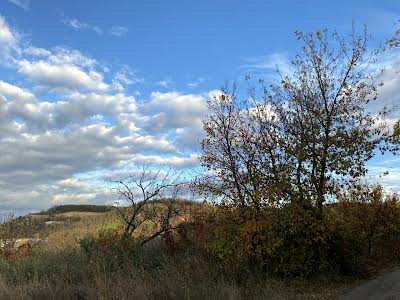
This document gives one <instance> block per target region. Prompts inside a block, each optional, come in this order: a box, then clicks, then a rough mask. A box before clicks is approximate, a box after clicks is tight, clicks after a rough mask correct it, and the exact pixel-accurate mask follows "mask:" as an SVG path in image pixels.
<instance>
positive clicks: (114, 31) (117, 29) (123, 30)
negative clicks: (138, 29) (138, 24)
mask: <svg viewBox="0 0 400 300" xmlns="http://www.w3.org/2000/svg"><path fill="white" fill-rule="evenodd" d="M127 33H128V28H127V27H124V26H118V25H115V26H112V27H111V29H110V34H111V35H114V36H118V37H121V36H124V35H125V34H127Z"/></svg>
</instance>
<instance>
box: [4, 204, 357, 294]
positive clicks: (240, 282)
mask: <svg viewBox="0 0 400 300" xmlns="http://www.w3.org/2000/svg"><path fill="white" fill-rule="evenodd" d="M33 218H36V219H37V220H40V221H42V222H45V221H49V220H53V221H56V222H63V223H58V224H57V223H56V224H54V225H48V226H46V227H45V228H46V231H43V232H38V233H37V234H38V235H40V236H41V235H44V234H45V235H46V236H47V237H48V240H49V242H48V244H47V245H45V246H44V247H43V248H41V249H35V250H36V251H35V252H34V255H33V256H31V257H25V258H21V259H19V260H17V261H15V262H9V261H6V260H4V259H1V258H0V299H293V300H295V299H299V300H300V299H302V300H303V299H304V300H305V299H335V298H336V297H337V296H338V295H339V294H340V293H342V292H343V291H344V290H345V289H346V288H348V287H349V286H350V285H351V283H349V282H343V281H338V280H332V278H320V279H317V280H313V281H301V280H297V281H293V280H291V281H284V280H277V279H272V278H264V279H261V278H253V277H252V276H251V275H243V276H242V278H239V279H238V278H232V277H230V276H227V275H225V274H224V273H223V272H222V271H221V269H220V267H219V266H218V264H216V263H215V262H214V261H212V260H210V259H209V258H207V257H204V256H202V255H200V254H199V253H195V252H190V251H189V252H187V253H183V254H179V255H177V256H174V257H171V256H168V255H166V254H165V252H164V251H163V249H162V247H161V245H160V243H155V244H154V245H152V246H151V247H146V248H145V249H143V250H141V251H138V252H136V254H134V255H132V256H130V257H128V258H124V259H123V260H122V264H121V261H120V260H118V259H119V258H118V257H117V255H115V257H114V255H108V256H104V257H100V258H97V259H93V258H91V257H87V256H86V255H85V253H84V252H83V251H82V250H81V249H80V247H79V243H78V241H79V240H80V239H81V238H83V237H85V236H88V235H96V234H97V233H98V232H99V230H109V229H112V230H120V229H122V225H123V224H121V222H120V220H119V218H118V215H117V213H116V212H115V211H110V212H104V213H85V212H83V213H82V212H76V213H75V212H68V213H61V214H54V215H51V216H43V215H41V216H33ZM180 221H183V220H180Z"/></svg>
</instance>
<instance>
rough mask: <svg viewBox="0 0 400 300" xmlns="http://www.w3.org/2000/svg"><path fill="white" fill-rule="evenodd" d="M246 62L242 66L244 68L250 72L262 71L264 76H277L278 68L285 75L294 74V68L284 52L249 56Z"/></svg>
mask: <svg viewBox="0 0 400 300" xmlns="http://www.w3.org/2000/svg"><path fill="white" fill-rule="evenodd" d="M245 62H246V63H245V64H243V65H242V66H241V68H242V69H244V70H246V71H249V72H250V73H254V72H262V73H264V74H263V75H264V76H266V77H269V78H275V77H276V75H277V74H276V72H277V71H278V70H279V72H280V73H281V74H282V75H283V76H286V75H290V74H292V73H293V70H294V68H293V66H292V64H291V62H290V60H289V58H288V56H287V55H286V54H284V53H273V54H268V55H263V56H257V57H248V58H246V59H245Z"/></svg>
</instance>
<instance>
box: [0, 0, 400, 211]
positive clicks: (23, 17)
mask: <svg viewBox="0 0 400 300" xmlns="http://www.w3.org/2000/svg"><path fill="white" fill-rule="evenodd" d="M215 2H216V1H201V2H197V3H192V2H191V3H188V2H185V1H168V2H166V1H165V2H161V1H146V2H145V3H144V2H138V1H134V2H133V1H128V0H126V1H114V2H113V3H112V4H111V3H110V2H106V1H101V3H100V4H99V2H98V1H85V2H83V3H82V1H81V2H79V1H63V2H61V1H60V2H57V3H55V2H53V1H40V2H39V1H37V0H3V1H2V2H1V3H0V55H1V58H0V74H1V79H0V118H1V119H0V130H1V131H0V139H1V146H0V155H1V156H0V157H1V158H0V189H1V191H2V194H3V195H2V200H1V202H0V214H4V213H15V214H17V215H22V214H26V213H30V212H36V211H41V210H43V209H47V208H49V207H52V206H56V205H64V204H111V203H112V202H113V201H114V199H115V198H116V197H115V195H114V194H113V192H111V191H110V190H109V189H108V187H107V186H106V185H105V181H106V180H107V179H110V178H118V176H125V174H126V172H127V171H128V170H129V168H130V167H131V166H132V164H133V163H138V164H140V163H150V164H152V165H153V166H154V167H157V166H160V165H164V164H166V163H169V164H171V165H172V166H174V167H176V168H178V169H180V170H183V171H185V170H190V169H191V168H194V167H197V166H198V165H199V162H198V159H197V158H198V155H199V141H200V140H201V138H202V136H203V133H202V119H203V117H204V116H205V114H206V113H207V108H206V103H205V101H206V100H207V98H208V97H210V96H211V95H212V94H213V93H215V92H216V91H218V89H219V88H220V87H221V86H223V84H224V83H225V82H237V83H238V85H243V86H244V85H245V80H244V79H245V76H246V75H248V74H251V75H252V76H253V77H254V78H262V79H265V80H266V81H267V82H273V81H274V80H275V79H276V67H278V68H279V69H280V70H281V71H282V72H283V73H289V72H290V70H291V66H290V60H291V59H292V58H293V57H294V55H295V54H296V53H297V52H298V50H299V48H298V47H299V44H298V42H297V40H296V38H295V35H294V32H295V31H296V30H300V31H304V32H308V31H312V32H316V31H318V30H321V29H324V28H327V29H329V30H337V31H338V32H339V33H341V34H344V35H346V34H349V33H350V32H351V30H352V25H353V24H355V26H356V28H362V26H363V25H364V24H365V25H367V27H368V32H369V34H370V35H371V39H370V42H371V44H370V46H371V47H377V46H379V45H380V44H382V43H384V42H385V41H386V40H387V39H388V38H390V36H391V35H392V34H393V33H394V31H395V28H396V27H395V23H396V22H397V21H398V20H400V4H396V3H394V1H380V3H376V2H375V1H352V2H351V3H348V2H345V1H337V2H335V3H332V2H329V1H325V2H324V4H323V5H322V4H321V1H308V2H307V3H305V2H302V3H300V2H294V1H288V0H286V1H274V3H266V2H264V1H252V2H251V3H244V2H240V1H218V2H217V3H215ZM288 6H291V9H285V8H287V7H288ZM344 8H345V9H344ZM382 63H383V65H384V66H385V67H386V68H387V71H386V72H385V73H384V76H383V77H382V80H383V81H384V83H385V85H384V86H383V87H382V88H381V89H380V102H381V103H382V104H388V105H393V104H397V105H398V104H400V96H399V93H398V91H399V89H398V86H400V85H399V84H400V76H398V72H400V58H399V57H398V55H396V54H393V53H389V54H386V55H385V56H384V59H383V62H382ZM395 75H397V76H395ZM395 113H398V110H397V111H396V112H395ZM368 167H369V170H370V173H369V175H368V178H369V179H371V180H373V181H377V182H379V183H381V184H382V185H383V186H384V187H385V188H386V189H387V190H388V191H392V192H399V191H400V180H399V179H400V159H399V158H398V157H397V158H395V157H393V156H391V155H385V156H382V157H380V156H377V157H375V158H374V159H373V160H371V161H370V162H369V163H368ZM386 171H389V174H388V175H385V176H384V173H385V172H386Z"/></svg>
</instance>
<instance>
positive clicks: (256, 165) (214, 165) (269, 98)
mask: <svg viewBox="0 0 400 300" xmlns="http://www.w3.org/2000/svg"><path fill="white" fill-rule="evenodd" d="M296 37H297V39H298V40H299V41H300V42H301V44H302V48H301V52H300V53H299V54H298V55H297V56H296V57H295V58H294V60H293V61H292V69H293V72H292V73H291V74H286V75H284V76H283V75H281V77H280V80H279V82H277V83H274V84H271V85H269V86H267V85H265V83H264V82H263V81H260V89H258V88H252V89H250V97H239V95H238V93H237V92H236V90H235V89H233V90H228V89H223V90H222V92H221V94H220V95H218V96H215V97H214V98H212V99H210V100H209V101H208V108H209V115H208V117H207V118H206V119H205V121H204V129H205V132H206V137H205V138H204V140H203V141H202V150H203V151H202V155H201V161H202V164H203V166H204V167H205V168H206V169H207V170H208V171H209V172H207V175H205V176H204V177H203V178H201V179H200V181H199V183H200V186H201V188H202V190H206V191H209V192H211V193H213V194H215V195H217V196H219V197H220V198H221V199H222V200H223V201H224V202H226V203H230V204H233V205H235V206H247V207H248V206H250V207H253V208H255V209H256V210H260V209H261V208H262V207H264V206H280V205H282V204H285V203H288V202H290V203H296V204H299V205H301V206H303V207H305V208H309V209H313V210H314V211H315V212H316V215H317V216H319V217H321V218H322V217H323V205H324V203H325V202H326V201H327V200H328V199H331V198H332V197H335V195H336V194H337V193H338V191H340V190H341V189H342V188H343V187H344V186H345V185H346V184H348V183H351V182H352V181H354V180H356V179H358V178H360V177H363V176H365V175H366V173H367V168H366V162H367V161H369V160H370V159H371V158H372V157H374V156H375V155H377V154H378V153H385V152H386V151H391V152H393V153H397V152H398V150H399V147H398V143H396V141H397V140H396V137H395V136H394V133H396V130H394V129H395V128H393V126H392V125H390V124H389V123H388V122H386V121H385V118H386V116H387V114H388V112H389V109H388V108H387V107H381V108H380V109H379V110H376V109H374V110H373V109H371V108H372V107H376V105H373V106H372V105H371V103H372V102H377V100H379V94H378V92H379V87H380V86H381V85H382V83H381V82H379V75H380V72H381V70H376V68H374V65H375V63H376V62H377V59H378V58H379V54H380V53H381V51H379V50H375V51H371V50H369V47H368V43H367V40H368V39H367V32H366V30H364V31H363V32H362V33H361V34H358V33H356V32H353V34H352V35H351V36H349V37H348V36H346V37H343V36H341V35H339V34H338V33H337V32H330V31H328V30H324V31H320V32H316V33H302V32H296ZM243 98H244V99H243ZM395 126H396V125H395ZM397 131H398V130H397Z"/></svg>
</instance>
